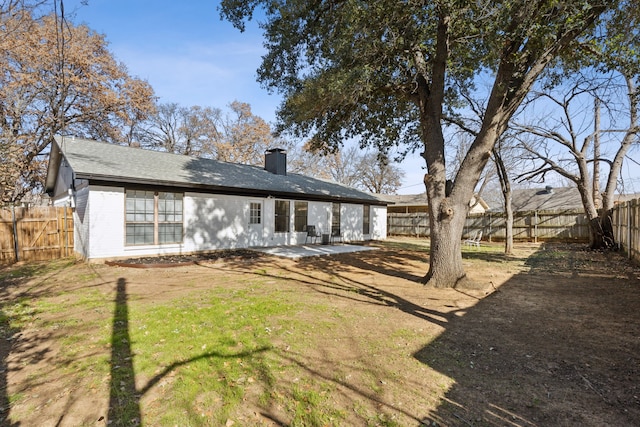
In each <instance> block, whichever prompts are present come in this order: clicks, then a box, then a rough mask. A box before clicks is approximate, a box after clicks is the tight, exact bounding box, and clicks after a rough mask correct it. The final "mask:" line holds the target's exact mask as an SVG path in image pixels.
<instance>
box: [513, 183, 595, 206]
mask: <svg viewBox="0 0 640 427" xmlns="http://www.w3.org/2000/svg"><path fill="white" fill-rule="evenodd" d="M512 197H513V198H512V201H511V206H512V207H513V210H514V211H516V212H523V211H543V210H558V209H566V210H572V209H584V208H583V205H582V199H581V197H580V192H579V191H578V189H577V188H575V187H558V188H554V187H551V186H547V187H545V188H528V189H522V190H513V192H512Z"/></svg>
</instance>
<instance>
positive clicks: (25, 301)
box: [0, 262, 64, 427]
mask: <svg viewBox="0 0 640 427" xmlns="http://www.w3.org/2000/svg"><path fill="white" fill-rule="evenodd" d="M62 266H63V267H64V265H62ZM49 269H50V267H49V263H44V262H42V263H30V264H26V265H11V266H0V425H1V426H10V427H13V426H19V425H20V423H19V422H11V420H10V416H11V406H12V398H11V396H10V395H9V390H8V387H9V383H8V378H7V376H8V373H9V369H10V367H9V359H10V358H11V363H12V369H13V370H14V371H17V370H20V369H22V366H25V365H28V364H33V363H37V362H39V361H41V360H44V359H45V358H46V357H48V355H49V349H48V348H42V347H41V343H42V342H46V341H47V340H48V339H50V338H51V335H50V334H43V333H40V334H38V335H35V336H33V337H30V338H27V337H25V336H23V335H22V333H21V328H20V326H17V325H20V324H21V323H23V322H24V321H25V319H27V318H30V317H33V316H37V312H36V311H35V309H34V307H33V306H32V304H31V303H32V301H33V300H36V299H37V298H39V297H43V296H46V295H49V294H50V293H51V292H52V289H53V287H52V286H43V285H44V284H45V282H47V281H48V280H49V279H51V278H52V277H54V276H55V275H57V274H58V273H59V271H60V270H56V271H53V272H52V273H51V274H46V273H47V272H48V271H49ZM38 276H42V278H41V279H40V280H38V281H37V282H36V283H35V284H33V285H32V286H29V287H28V288H26V289H23V285H24V284H25V283H27V282H28V281H30V280H31V279H32V278H34V277H38ZM36 381H37V380H36ZM31 384H33V383H31ZM27 388H28V386H25V389H27ZM18 393H19V392H18Z"/></svg>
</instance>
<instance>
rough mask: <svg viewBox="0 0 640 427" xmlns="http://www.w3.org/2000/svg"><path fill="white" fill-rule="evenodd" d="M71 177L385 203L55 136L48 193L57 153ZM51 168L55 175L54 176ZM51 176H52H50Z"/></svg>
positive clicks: (294, 179)
mask: <svg viewBox="0 0 640 427" xmlns="http://www.w3.org/2000/svg"><path fill="white" fill-rule="evenodd" d="M59 147H62V150H61V152H62V154H63V156H64V158H65V159H66V161H67V162H68V164H69V165H70V166H71V168H72V169H73V171H74V173H75V176H76V178H78V179H88V180H90V181H94V182H95V181H98V182H114V183H125V184H127V183H129V184H144V185H157V186H169V187H180V188H185V189H194V190H200V191H216V192H225V193H231V194H232V193H239V194H253V195H256V196H257V195H262V196H269V195H272V196H274V197H276V196H279V197H283V196H287V197H291V198H294V199H295V198H298V199H309V200H336V201H345V202H359V203H370V204H386V202H385V201H383V200H381V199H379V198H378V197H376V196H375V195H373V194H370V193H366V192H363V191H360V190H357V189H354V188H351V187H347V186H345V185H342V184H338V183H335V182H330V181H325V180H321V179H316V178H311V177H307V176H304V175H300V174H295V173H288V174H287V175H276V174H273V173H271V172H268V171H266V170H264V169H263V168H261V167H257V166H250V165H242V164H237V163H226V162H220V161H217V160H211V159H203V158H197V157H191V156H183V155H178V154H171V153H165V152H159V151H151V150H144V149H140V148H131V147H124V146H120V145H115V144H108V143H104V142H97V141H91V140H86V139H79V138H69V137H65V138H64V139H63V138H61V137H56V146H54V147H53V148H52V150H51V156H50V166H49V171H48V175H47V185H46V187H47V191H52V190H53V188H54V187H53V186H55V181H54V180H55V176H57V166H56V165H55V164H54V163H55V160H58V164H59V159H57V157H59V156H58V155H57V153H56V150H57V151H58V153H59V152H60V150H59ZM52 168H55V169H56V170H55V171H53V170H52ZM52 174H55V175H53V177H52V176H51V175H52Z"/></svg>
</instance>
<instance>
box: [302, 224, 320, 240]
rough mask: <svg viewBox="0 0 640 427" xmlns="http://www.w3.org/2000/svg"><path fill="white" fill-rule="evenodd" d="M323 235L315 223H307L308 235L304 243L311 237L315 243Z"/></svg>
mask: <svg viewBox="0 0 640 427" xmlns="http://www.w3.org/2000/svg"><path fill="white" fill-rule="evenodd" d="M321 236H322V235H321V234H320V232H319V231H317V230H316V226H315V225H307V236H306V237H305V238H304V243H305V244H306V243H307V241H308V240H309V239H311V243H315V242H316V239H317V238H318V237H321Z"/></svg>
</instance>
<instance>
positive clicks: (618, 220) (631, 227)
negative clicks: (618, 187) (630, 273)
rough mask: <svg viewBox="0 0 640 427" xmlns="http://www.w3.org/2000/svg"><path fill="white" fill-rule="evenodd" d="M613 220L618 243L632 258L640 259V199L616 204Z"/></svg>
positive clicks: (614, 233) (612, 213) (614, 234)
mask: <svg viewBox="0 0 640 427" xmlns="http://www.w3.org/2000/svg"><path fill="white" fill-rule="evenodd" d="M611 221H612V224H613V236H614V238H615V240H616V243H618V245H620V247H621V248H622V250H624V251H625V252H626V253H627V255H628V257H629V258H630V259H634V260H636V261H640V199H635V200H629V201H627V202H623V203H619V204H618V205H616V207H615V208H614V209H613V211H612V212H611Z"/></svg>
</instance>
